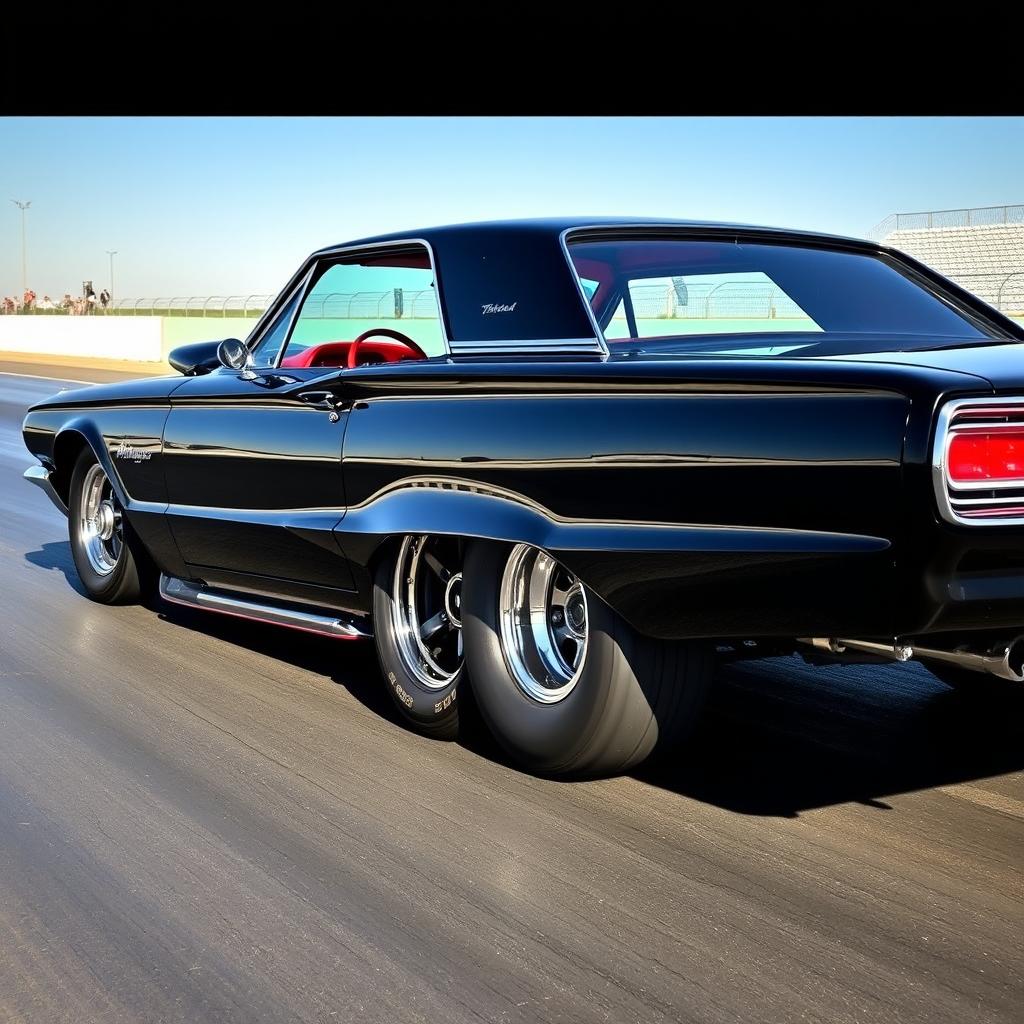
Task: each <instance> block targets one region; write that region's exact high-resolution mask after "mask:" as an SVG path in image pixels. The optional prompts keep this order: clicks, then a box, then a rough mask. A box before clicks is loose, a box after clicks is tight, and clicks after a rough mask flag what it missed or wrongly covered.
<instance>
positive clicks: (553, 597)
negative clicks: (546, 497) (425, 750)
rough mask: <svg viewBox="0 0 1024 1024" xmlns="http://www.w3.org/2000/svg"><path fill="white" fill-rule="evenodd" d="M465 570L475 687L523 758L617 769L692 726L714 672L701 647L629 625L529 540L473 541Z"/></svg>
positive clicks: (565, 766) (572, 768)
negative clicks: (527, 542) (663, 638)
mask: <svg viewBox="0 0 1024 1024" xmlns="http://www.w3.org/2000/svg"><path fill="white" fill-rule="evenodd" d="M465 574H466V586H465V590H464V594H463V608H464V613H465V614H464V619H463V622H464V627H463V628H464V631H465V635H466V656H467V663H468V666H469V671H470V674H471V675H472V678H473V694H474V698H475V700H476V703H477V705H478V706H479V707H480V711H481V713H482V715H483V717H484V719H485V720H486V722H487V724H488V726H489V727H490V729H491V732H492V733H493V734H494V736H495V738H496V739H497V740H498V742H499V743H500V744H501V745H502V746H503V747H504V748H505V749H506V750H507V751H508V753H509V754H510V755H511V756H512V757H513V759H514V760H516V761H517V762H518V763H519V764H521V765H523V767H525V768H526V769H528V770H529V771H533V772H539V773H543V774H546V775H552V776H596V775H612V774H618V773H620V772H624V771H627V770H628V769H630V768H633V767H635V766H636V765H638V764H640V762H641V761H643V760H645V759H646V758H648V757H649V756H650V755H651V754H653V753H655V751H658V752H659V753H660V752H663V751H666V750H668V749H670V748H672V747H673V746H675V745H677V744H680V743H682V742H683V741H684V740H685V739H686V737H687V736H688V735H689V733H690V732H691V731H692V729H693V727H694V725H695V723H696V721H697V718H698V716H699V712H700V708H701V706H702V704H703V701H704V697H705V694H706V692H707V688H708V684H709V682H710V678H711V671H712V653H711V650H710V648H708V647H707V646H705V645H703V644H699V643H676V642H664V641H657V640H653V639H650V638H647V637H642V636H640V635H638V634H637V633H636V632H635V631H634V630H633V629H632V628H631V627H630V626H629V625H627V623H626V622H625V621H624V620H623V619H622V618H621V617H620V616H619V615H617V614H616V613H615V612H613V611H612V609H611V608H609V607H608V606H607V605H606V604H605V603H604V602H603V601H602V600H601V599H600V598H599V597H598V596H597V595H596V594H595V593H594V592H593V591H591V590H590V589H589V588H588V587H586V586H584V585H583V584H582V583H581V582H580V581H579V580H577V579H576V578H575V577H574V576H573V575H572V574H571V573H569V572H568V571H567V570H566V569H565V568H564V567H563V566H561V565H559V563H558V562H557V561H555V560H554V559H553V558H552V557H551V556H550V555H549V554H547V552H544V551H541V550H539V549H537V548H533V547H530V546H529V545H525V544H517V545H509V544H500V543H493V542H489V541H476V542H473V543H472V544H471V545H470V546H469V548H468V550H467V552H466V560H465Z"/></svg>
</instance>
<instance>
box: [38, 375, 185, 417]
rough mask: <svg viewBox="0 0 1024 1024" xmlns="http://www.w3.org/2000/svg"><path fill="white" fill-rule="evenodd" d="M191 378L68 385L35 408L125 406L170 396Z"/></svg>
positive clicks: (157, 378) (169, 377)
mask: <svg viewBox="0 0 1024 1024" xmlns="http://www.w3.org/2000/svg"><path fill="white" fill-rule="evenodd" d="M187 379H188V378H186V377H182V376H181V375H180V374H174V375H173V376H168V377H143V378H141V379H139V380H124V381H118V382H116V383H114V384H90V385H88V386H87V387H82V388H69V389H68V390H66V391H58V392H57V393H56V394H55V395H51V396H50V397H49V398H45V399H43V401H41V402H37V403H36V404H35V405H34V406H32V408H33V409H44V408H50V409H52V408H61V407H65V408H71V407H77V406H83V405H87V406H96V405H123V404H130V403H132V402H152V401H159V400H160V399H163V398H167V397H168V395H170V394H171V393H172V392H173V391H176V390H177V389H178V388H180V387H181V385H182V384H184V383H185V381H186V380H187Z"/></svg>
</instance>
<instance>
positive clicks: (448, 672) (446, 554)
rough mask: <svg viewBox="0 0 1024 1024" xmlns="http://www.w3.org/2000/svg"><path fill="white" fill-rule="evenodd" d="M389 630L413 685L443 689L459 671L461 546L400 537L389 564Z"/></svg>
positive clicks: (428, 538) (452, 539)
mask: <svg viewBox="0 0 1024 1024" xmlns="http://www.w3.org/2000/svg"><path fill="white" fill-rule="evenodd" d="M393 592H394V595H395V598H394V600H393V601H392V604H391V619H392V626H393V628H394V632H395V640H396V642H397V647H398V652H399V654H400V655H401V658H402V662H403V663H404V665H405V667H406V669H407V670H408V671H409V672H410V674H411V675H413V676H414V677H415V679H416V680H417V682H419V683H421V684H422V685H423V686H425V687H427V689H430V690H441V689H444V687H446V686H447V685H448V684H449V683H450V682H451V681H452V679H454V678H455V676H456V675H458V673H459V672H460V671H461V670H462V662H463V655H462V542H461V541H460V540H458V539H457V538H455V537H431V536H418V537H406V538H405V540H404V541H402V546H401V548H400V549H399V552H398V559H397V561H396V562H395V585H394V591H393Z"/></svg>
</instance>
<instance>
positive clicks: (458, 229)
mask: <svg viewBox="0 0 1024 1024" xmlns="http://www.w3.org/2000/svg"><path fill="white" fill-rule="evenodd" d="M630 227H637V228H656V227H661V228H683V229H687V230H697V231H700V230H706V231H714V232H719V231H720V232H722V233H725V234H727V233H729V232H732V231H737V232H744V233H745V232H752V233H756V234H758V235H769V236H778V237H780V238H792V239H794V240H804V241H810V240H819V241H823V242H835V243H845V244H847V245H849V244H850V243H854V244H856V245H860V246H863V245H865V244H867V245H875V244H876V243H871V242H867V241H866V240H865V239H862V238H853V237H848V236H844V235H833V234H826V233H822V232H818V231H805V230H800V229H793V228H779V227H765V226H763V225H757V224H738V223H731V222H729V221H711V220H679V219H675V218H670V217H607V216H605V217H539V218H527V219H521V220H493V221H478V222H471V223H465V224H443V225H438V226H435V227H430V228H416V229H413V230H409V231H392V232H388V233H387V234H382V235H372V236H369V237H366V238H357V239H353V240H351V241H346V242H339V243H337V244H335V245H331V246H325V247H324V248H323V249H321V250H318V252H329V251H331V250H332V249H340V248H349V247H352V246H360V245H377V244H379V243H381V242H394V241H402V240H410V239H424V240H425V241H427V242H430V243H434V242H435V241H443V240H444V239H445V238H448V237H454V236H459V235H461V236H463V237H465V236H467V235H473V234H481V235H485V234H486V235H489V236H492V237H493V235H494V234H495V233H498V232H503V231H507V232H508V233H509V234H532V235H535V236H536V235H550V236H551V237H552V238H553V239H557V238H558V236H560V235H561V234H562V232H564V231H571V230H574V229H575V230H580V229H584V228H598V229H600V228H610V229H614V228H630Z"/></svg>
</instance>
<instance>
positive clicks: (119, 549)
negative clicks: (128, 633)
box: [68, 448, 142, 604]
mask: <svg viewBox="0 0 1024 1024" xmlns="http://www.w3.org/2000/svg"><path fill="white" fill-rule="evenodd" d="M129 532H130V527H129V526H128V524H127V523H126V522H125V520H124V515H123V510H122V508H121V505H120V503H119V502H118V500H117V496H116V494H115V493H114V490H113V488H112V487H111V484H110V480H109V478H108V477H107V475H106V473H105V472H104V471H103V467H102V466H101V465H100V464H99V462H98V461H97V460H96V456H95V455H94V454H93V452H92V450H91V449H90V448H86V449H84V450H83V451H82V453H81V454H80V455H79V456H78V460H77V461H76V462H75V467H74V469H73V470H72V473H71V489H70V492H69V501H68V538H69V540H70V542H71V555H72V558H73V559H74V562H75V568H76V569H77V570H78V578H79V579H80V580H81V581H82V586H84V587H85V591H86V593H87V594H88V596H89V597H90V598H91V599H92V600H93V601H99V602H100V603H101V604H135V603H136V602H137V601H138V600H139V598H140V596H141V594H142V586H141V583H140V581H139V567H138V563H137V562H136V559H135V556H134V554H133V553H132V550H131V546H130V544H129V543H128V539H129Z"/></svg>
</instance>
